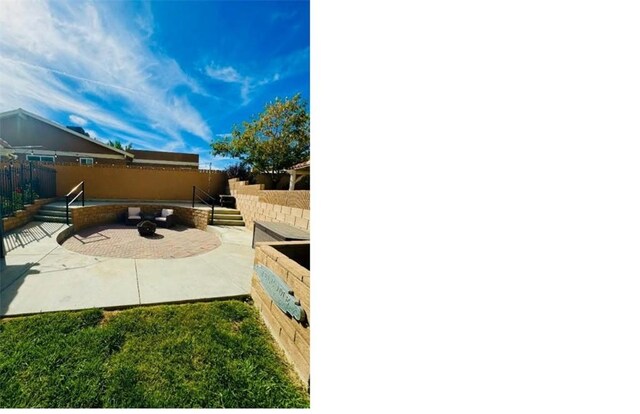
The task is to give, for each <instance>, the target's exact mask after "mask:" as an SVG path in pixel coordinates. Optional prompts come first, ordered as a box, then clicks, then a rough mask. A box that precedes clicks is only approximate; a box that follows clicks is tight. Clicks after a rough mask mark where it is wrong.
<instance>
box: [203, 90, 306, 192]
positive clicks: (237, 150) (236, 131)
mask: <svg viewBox="0 0 640 414" xmlns="http://www.w3.org/2000/svg"><path fill="white" fill-rule="evenodd" d="M211 146H212V149H213V155H225V156H231V157H234V158H238V159H239V160H240V162H241V163H242V164H244V165H247V166H249V167H252V168H253V170H254V171H255V172H258V173H263V174H267V175H269V176H270V178H271V182H272V183H273V185H274V188H275V185H276V184H277V183H278V182H279V181H280V179H281V178H282V176H283V175H284V174H285V171H284V170H285V169H287V168H289V167H291V166H292V165H295V164H297V163H299V162H302V161H306V160H308V159H309V151H310V148H309V146H310V134H309V113H308V112H307V104H306V102H304V101H303V100H302V98H301V97H300V94H296V95H295V96H294V97H293V98H291V99H285V100H280V99H278V98H276V100H275V101H274V102H272V103H269V104H267V105H266V106H265V109H264V111H263V112H262V113H261V114H260V115H258V116H257V117H254V119H253V120H251V121H250V122H246V121H245V122H243V123H242V127H238V126H237V125H234V127H233V130H232V131H231V138H230V139H225V140H223V141H218V142H214V143H212V144H211Z"/></svg>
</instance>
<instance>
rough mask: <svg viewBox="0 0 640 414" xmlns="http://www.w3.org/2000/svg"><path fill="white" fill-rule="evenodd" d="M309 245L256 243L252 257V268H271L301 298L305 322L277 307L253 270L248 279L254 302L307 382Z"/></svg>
mask: <svg viewBox="0 0 640 414" xmlns="http://www.w3.org/2000/svg"><path fill="white" fill-rule="evenodd" d="M309 248H310V244H309V242H270V243H259V244H258V245H256V254H255V259H254V269H255V266H256V265H262V266H264V267H266V268H268V269H270V270H271V271H272V272H273V273H274V274H275V276H276V277H279V278H280V279H281V280H282V281H283V282H284V283H286V284H287V286H288V287H289V288H290V289H291V290H292V291H293V295H294V296H295V298H296V299H298V300H299V301H300V306H301V307H302V309H303V310H304V312H305V313H306V321H305V322H304V323H301V322H298V321H297V320H296V319H294V318H292V317H291V316H289V315H287V314H286V313H285V312H283V311H282V310H281V309H280V308H279V307H278V305H277V304H276V303H275V302H274V301H273V300H272V299H271V296H270V295H269V293H268V292H267V291H266V290H265V287H264V286H263V284H262V282H261V281H260V278H259V277H258V275H257V273H256V271H255V270H254V272H253V277H252V279H251V297H252V299H253V303H254V305H255V306H256V307H257V308H258V310H259V311H260V314H261V315H262V319H263V320H264V322H265V325H266V326H267V327H268V328H269V331H271V334H272V335H273V337H274V338H275V340H276V342H277V343H278V344H279V345H280V347H281V348H282V350H283V351H284V354H285V355H286V357H287V359H288V360H289V362H291V364H292V365H293V367H294V369H295V371H296V373H297V374H298V376H299V377H300V378H301V379H302V380H303V381H304V382H305V383H306V384H307V385H309V382H310V343H311V339H310V338H311V328H310V323H311V322H310V321H311V306H310V298H311V296H310V292H311V290H310V289H311V285H310V282H311V279H310V271H309V269H308V267H309V262H308V259H309ZM293 259H296V260H293ZM300 262H302V263H303V264H306V266H307V267H304V266H303V265H302V264H301V263H300Z"/></svg>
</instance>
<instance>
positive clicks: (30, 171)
mask: <svg viewBox="0 0 640 414" xmlns="http://www.w3.org/2000/svg"><path fill="white" fill-rule="evenodd" d="M29 200H31V203H30V204H33V202H34V197H33V161H29Z"/></svg>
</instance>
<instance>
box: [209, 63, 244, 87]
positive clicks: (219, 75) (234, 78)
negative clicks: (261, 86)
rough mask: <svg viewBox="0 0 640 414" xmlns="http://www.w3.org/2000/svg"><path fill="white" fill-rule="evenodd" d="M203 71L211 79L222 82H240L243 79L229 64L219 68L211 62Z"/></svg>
mask: <svg viewBox="0 0 640 414" xmlns="http://www.w3.org/2000/svg"><path fill="white" fill-rule="evenodd" d="M205 73H206V74H207V75H209V77H211V78H212V79H216V80H219V81H222V82H233V83H242V82H243V81H244V78H243V77H242V76H240V74H239V73H238V71H237V70H235V69H234V68H232V67H231V66H227V67H224V68H221V67H218V66H215V65H214V64H213V63H211V64H210V65H209V66H207V67H206V68H205Z"/></svg>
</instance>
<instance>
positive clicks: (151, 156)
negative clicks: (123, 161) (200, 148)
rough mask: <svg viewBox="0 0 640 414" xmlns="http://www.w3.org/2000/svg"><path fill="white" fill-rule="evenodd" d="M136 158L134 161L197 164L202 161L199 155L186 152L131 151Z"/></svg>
mask: <svg viewBox="0 0 640 414" xmlns="http://www.w3.org/2000/svg"><path fill="white" fill-rule="evenodd" d="M129 151H130V152H131V153H132V154H133V155H134V156H135V158H134V160H136V161H140V160H155V161H171V162H192V163H193V162H195V163H198V162H199V161H200V156H199V155H198V154H189V153H184V152H164V151H148V150H138V149H132V150H129Z"/></svg>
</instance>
